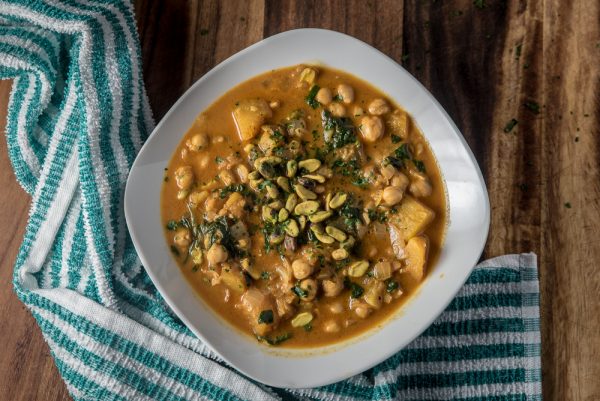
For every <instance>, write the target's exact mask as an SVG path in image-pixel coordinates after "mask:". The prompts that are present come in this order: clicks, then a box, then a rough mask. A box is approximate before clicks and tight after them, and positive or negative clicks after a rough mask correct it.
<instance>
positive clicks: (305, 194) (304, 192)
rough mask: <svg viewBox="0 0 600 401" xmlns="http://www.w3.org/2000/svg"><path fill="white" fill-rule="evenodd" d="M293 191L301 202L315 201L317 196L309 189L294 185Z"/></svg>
mask: <svg viewBox="0 0 600 401" xmlns="http://www.w3.org/2000/svg"><path fill="white" fill-rule="evenodd" d="M294 191H296V193H297V194H298V196H299V197H300V198H301V199H303V200H310V199H317V194H315V193H314V192H313V191H311V190H309V189H306V188H304V187H303V186H302V185H298V184H295V185H294Z"/></svg>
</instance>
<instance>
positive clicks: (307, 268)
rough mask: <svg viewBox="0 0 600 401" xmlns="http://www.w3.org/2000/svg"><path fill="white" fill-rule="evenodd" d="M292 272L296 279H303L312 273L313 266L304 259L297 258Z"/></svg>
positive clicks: (293, 263)
mask: <svg viewBox="0 0 600 401" xmlns="http://www.w3.org/2000/svg"><path fill="white" fill-rule="evenodd" d="M292 272H293V273H294V277H295V278H296V279H298V280H302V279H305V278H307V277H308V276H310V275H311V274H312V272H313V267H312V266H311V265H310V264H309V263H308V262H307V261H306V260H304V259H296V260H294V261H293V262H292Z"/></svg>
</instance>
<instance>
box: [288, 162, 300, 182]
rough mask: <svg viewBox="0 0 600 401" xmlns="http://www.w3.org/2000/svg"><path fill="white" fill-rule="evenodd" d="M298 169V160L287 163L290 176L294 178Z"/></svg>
mask: <svg viewBox="0 0 600 401" xmlns="http://www.w3.org/2000/svg"><path fill="white" fill-rule="evenodd" d="M297 171H298V162H296V160H290V161H288V162H287V165H286V174H287V176H288V178H292V177H294V176H295V175H296V172H297Z"/></svg>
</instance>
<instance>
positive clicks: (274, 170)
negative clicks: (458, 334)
mask: <svg viewBox="0 0 600 401" xmlns="http://www.w3.org/2000/svg"><path fill="white" fill-rule="evenodd" d="M340 85H341V86H340ZM173 135H177V133H173ZM164 180H165V182H164V187H163V191H162V221H163V223H164V226H165V235H166V240H167V242H168V244H169V246H170V247H171V250H172V251H173V256H174V258H175V259H176V260H177V263H178V265H179V267H180V269H181V271H182V272H183V274H184V275H185V277H186V278H187V280H188V281H189V282H190V284H191V285H192V286H193V287H194V288H195V289H196V291H197V292H198V294H199V295H200V296H201V297H202V299H203V300H204V301H205V302H206V303H208V304H209V305H210V306H211V308H212V309H214V311H215V312H216V313H217V314H218V315H220V316H221V317H223V318H224V319H225V320H226V321H228V322H229V323H231V324H232V325H233V326H235V327H236V328H238V329H239V330H241V331H242V332H244V333H247V334H249V335H253V336H256V337H257V338H258V339H259V340H260V341H264V342H265V343H269V344H271V345H277V346H283V347H287V346H290V347H313V346H318V345H324V344H330V343H334V342H339V341H342V340H344V339H347V338H349V337H352V336H355V335H357V334H359V333H362V332H364V331H365V330H368V329H369V328H372V327H374V326H376V325H378V324H379V323H381V322H382V321H383V320H384V319H386V318H387V317H389V316H390V314H391V313H393V312H394V311H396V310H397V309H398V308H399V307H400V306H401V305H402V304H403V303H404V302H405V301H406V300H407V299H409V298H410V296H411V294H413V293H414V292H415V290H416V289H417V287H418V286H419V284H420V283H421V282H422V280H423V279H424V278H425V277H426V275H427V274H429V273H430V271H431V270H432V267H433V265H434V263H435V260H436V259H437V257H438V255H439V253H440V249H441V247H442V242H443V236H444V229H445V224H446V203H445V202H446V201H445V192H444V184H443V182H442V179H441V176H440V172H439V169H438V166H437V165H436V162H435V159H434V156H433V154H432V152H431V150H430V148H429V146H428V144H427V142H426V141H425V139H424V138H423V135H422V134H421V133H420V132H419V130H418V129H417V127H416V126H415V125H414V123H413V121H412V119H411V117H410V116H409V115H408V114H407V113H406V112H405V111H403V110H402V109H401V108H400V107H399V106H398V105H396V104H395V103H394V102H393V101H392V100H391V99H389V98H387V97H386V96H385V95H384V94H383V93H382V92H381V91H379V90H377V89H376V88H374V87H373V86H371V85H369V84H368V83H366V82H364V81H362V80H360V79H358V78H357V77H354V76H352V75H350V74H348V73H345V72H342V71H339V70H334V69H331V68H326V67H321V66H319V67H310V66H294V67H289V68H282V69H278V70H273V71H269V72H266V73H264V74H262V75H259V76H256V77H254V78H251V79H249V80H248V81H245V82H243V83H241V84H240V85H238V86H236V87H234V88H233V89H231V90H230V91H228V92H227V93H225V94H224V95H223V96H222V97H220V98H219V99H218V100H217V101H215V102H214V103H213V104H212V105H211V106H209V107H208V108H207V109H206V110H204V111H203V112H202V113H200V114H199V116H198V117H197V119H196V121H195V122H194V124H193V125H192V127H191V128H190V129H189V130H188V132H187V133H186V134H185V135H184V137H183V139H182V140H181V143H180V145H179V146H178V147H177V149H176V151H175V153H174V155H173V157H172V159H171V161H170V163H169V165H168V167H167V169H166V170H165V176H164Z"/></svg>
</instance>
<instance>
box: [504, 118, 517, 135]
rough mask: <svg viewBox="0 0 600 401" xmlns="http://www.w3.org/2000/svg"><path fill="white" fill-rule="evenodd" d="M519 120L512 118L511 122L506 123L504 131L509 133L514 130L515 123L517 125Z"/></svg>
mask: <svg viewBox="0 0 600 401" xmlns="http://www.w3.org/2000/svg"><path fill="white" fill-rule="evenodd" d="M518 123H519V122H518V121H517V120H516V119H514V118H512V119H511V120H510V121H509V122H507V123H506V125H505V126H504V132H506V133H507V134H508V133H509V132H510V131H512V129H513V128H515V125H517V124H518Z"/></svg>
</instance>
